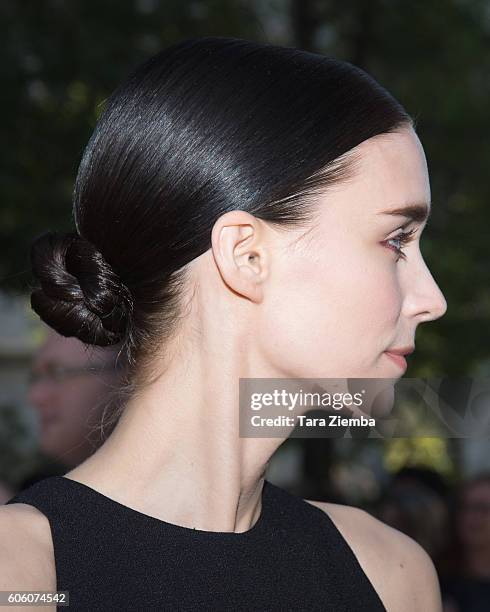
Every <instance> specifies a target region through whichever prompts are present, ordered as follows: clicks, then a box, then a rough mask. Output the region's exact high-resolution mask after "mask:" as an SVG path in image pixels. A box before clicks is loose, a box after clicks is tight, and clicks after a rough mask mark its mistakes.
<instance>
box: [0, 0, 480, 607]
mask: <svg viewBox="0 0 490 612" xmlns="http://www.w3.org/2000/svg"><path fill="white" fill-rule="evenodd" d="M0 17H1V36H0V48H1V52H2V60H1V64H0V71H1V83H2V87H1V97H0V104H1V107H2V108H1V114H2V116H3V117H4V119H3V121H2V124H1V130H2V141H3V142H4V147H3V149H1V150H0V245H1V246H0V248H1V257H0V483H2V485H1V487H3V497H4V498H5V499H8V498H9V496H10V495H11V494H12V493H13V492H15V491H17V490H18V489H19V488H22V487H24V486H26V485H27V484H28V483H29V482H32V481H33V480H35V479H36V478H39V477H42V476H43V475H48V474H50V473H58V472H61V473H63V471H64V470H66V467H67V466H69V465H73V464H74V462H76V461H79V460H83V457H84V456H86V455H87V454H88V453H90V452H91V451H90V447H89V446H87V445H86V444H84V443H83V442H80V446H83V447H84V450H83V452H82V451H81V452H80V453H79V454H78V456H77V455H76V453H75V454H73V453H71V454H70V451H69V448H68V447H66V448H64V449H63V448H62V445H61V446H60V445H58V446H57V445H56V444H53V443H52V440H51V442H49V441H48V440H47V438H46V436H45V438H44V439H43V435H45V434H43V427H48V426H49V425H50V424H51V425H53V423H55V421H56V419H57V418H58V419H59V418H60V417H59V415H58V416H57V412H56V411H57V410H58V412H59V414H61V413H63V414H64V415H65V420H66V421H67V422H68V421H70V423H71V424H72V425H73V423H74V422H75V421H76V422H77V423H78V424H79V435H80V436H81V438H80V440H82V439H85V437H86V434H87V429H86V428H84V427H85V426H84V424H83V423H82V421H83V415H84V414H88V413H89V412H91V411H92V412H93V406H94V405H95V404H96V403H97V402H96V401H95V399H94V398H96V397H99V398H100V397H103V395H104V393H105V391H104V388H103V386H100V387H97V386H95V387H94V386H93V384H94V381H93V378H90V380H88V379H87V378H84V376H89V377H93V372H88V371H86V368H87V367H91V366H92V365H93V363H95V362H96V363H97V364H98V365H100V363H102V362H103V363H105V364H109V366H110V364H111V363H112V361H111V359H112V357H111V355H110V354H108V355H105V356H102V357H101V358H100V359H99V360H97V359H96V360H95V361H94V360H93V358H92V357H90V358H89V357H87V356H86V355H85V353H84V351H82V350H81V347H80V346H78V345H77V341H75V340H72V341H70V342H68V343H67V342H66V341H65V340H62V339H60V338H56V337H55V336H54V335H53V334H51V335H50V334H49V333H48V330H47V329H46V328H45V327H44V326H43V325H42V324H40V322H39V320H38V318H37V316H36V315H35V314H34V313H32V312H31V310H30V307H29V283H30V281H31V276H30V270H29V247H30V243H31V241H32V239H33V238H34V237H35V236H37V235H38V234H40V233H42V232H44V231H46V230H48V229H53V230H54V229H57V230H62V231H63V230H70V229H72V227H73V225H72V216H71V194H72V188H73V181H74V178H75V175H76V171H77V166H78V163H79V161H80V158H81V154H82V152H83V149H84V147H85V145H86V143H87V141H88V139H89V137H90V135H91V132H92V130H93V128H94V125H95V122H96V120H97V117H98V115H99V114H100V113H101V111H102V109H103V106H104V100H105V99H106V98H107V96H108V95H109V94H110V93H111V92H112V90H113V89H114V88H115V87H116V85H117V84H118V83H119V82H120V80H121V79H123V78H124V77H125V76H126V75H127V74H128V73H129V71H130V70H131V69H132V68H133V67H135V66H136V65H137V64H139V63H140V62H141V61H142V60H144V59H146V58H147V57H149V56H150V55H153V54H154V53H156V52H157V51H159V50H160V49H162V48H163V47H165V46H167V45H169V44H172V43H174V42H176V41H179V40H182V39H184V38H189V37H193V36H206V35H221V36H235V37H239V38H249V39H252V40H256V41H261V42H269V43H273V44H280V45H285V46H293V47H299V48H302V49H305V50H308V51H314V52H317V53H322V54H325V55H332V56H335V57H337V58H339V59H343V60H347V61H350V62H352V63H354V64H356V65H358V66H360V67H361V68H363V69H365V70H366V71H368V72H369V73H370V74H371V75H373V76H374V77H375V78H376V79H377V80H378V81H379V82H380V83H381V84H382V85H384V86H385V87H386V88H387V89H388V90H389V91H390V92H391V93H393V94H394V96H395V97H396V98H397V99H398V100H400V102H401V103H402V104H403V105H404V106H405V108H406V109H407V110H408V112H409V113H410V114H411V115H412V116H413V117H415V118H416V120H417V131H418V134H419V137H420V139H421V141H422V144H423V145H424V148H425V152H426V156H427V159H428V164H429V172H430V176H431V184H432V201H433V212H432V215H431V218H430V221H429V223H428V226H427V228H426V230H425V231H424V235H423V238H422V241H421V249H422V253H423V255H424V257H425V259H426V261H427V264H428V266H429V268H430V269H431V271H432V273H433V276H434V278H435V279H436V281H437V283H438V284H439V286H440V287H441V289H442V291H443V292H444V294H445V296H446V299H447V302H448V310H447V314H446V315H445V316H444V317H443V318H442V319H440V320H438V321H436V322H433V323H431V324H430V325H427V326H424V325H423V326H421V327H420V328H419V330H418V332H417V338H416V341H417V351H416V353H414V355H412V357H411V359H410V360H409V369H408V371H407V373H406V376H407V377H450V378H454V379H456V378H466V379H468V380H471V378H473V377H484V378H488V376H489V374H490V325H489V320H490V255H489V247H488V240H489V227H490V206H489V202H490V181H489V180H488V168H489V167H490V112H489V109H490V2H488V1H487V0H424V1H423V0H413V1H410V2H407V1H403V0H370V1H366V0H342V1H340V0H316V1H315V0H251V1H244V0H193V1H188V2H185V1H184V2H182V0H179V1H177V0H165V1H164V0H117V1H116V0H98V1H97V2H94V1H92V2H90V1H82V0H41V1H39V0H23V1H22V2H17V1H15V0H3V1H2V2H1V3H0ZM67 364H68V366H69V367H71V370H69V368H68V370H67V371H63V367H65V369H66V366H67ZM33 372H34V374H33ZM43 377H44V378H43ZM40 379H43V388H42V389H41V388H40V387H36V385H40V384H41V383H40ZM90 385H92V386H90ZM34 387H36V388H34ZM87 389H88V390H87ZM97 394H99V395H98V396H97ZM74 395H76V396H77V397H78V398H81V399H80V401H79V402H78V408H77V409H75V408H74V407H73V402H72V398H73V397H74ZM67 406H71V407H72V408H73V413H69V411H68V408H67ZM77 410H78V412H77ZM85 411H86V412H85ZM67 414H69V415H71V416H67ZM97 414H98V413H97ZM87 420H88V417H87ZM53 426H54V425H53ZM57 427H59V429H58V430H57V431H58V432H59V434H58V439H62V438H63V439H65V440H66V442H67V444H74V443H75V442H76V436H75V434H73V432H72V434H70V435H73V437H70V435H68V434H66V435H65V430H64V429H63V427H62V426H61V424H60V425H57ZM72 429H73V428H72ZM53 431H55V430H53ZM51 437H53V435H52V434H51ZM77 444H78V442H77ZM96 444H97V442H94V446H96ZM94 446H93V447H92V448H94ZM488 471H490V451H489V446H488V439H473V440H469V439H458V438H452V439H451V438H442V437H438V438H435V437H434V438H427V437H414V438H411V439H391V440H381V439H368V438H364V437H360V438H359V437H353V438H343V439H338V440H333V439H310V440H302V439H289V440H287V441H286V442H285V443H284V444H283V445H282V446H281V447H280V449H279V451H278V452H277V454H276V455H275V456H274V458H273V460H272V461H271V465H270V467H269V478H270V480H273V481H275V482H276V483H277V484H279V485H282V486H284V487H285V488H288V489H290V490H291V491H294V492H296V493H298V494H301V495H303V496H304V497H309V498H316V499H325V500H329V501H338V502H339V503H348V504H353V505H358V506H361V507H364V508H366V509H367V510H368V511H370V512H372V513H374V514H377V515H378V516H379V517H381V518H382V519H383V520H385V521H386V522H388V523H390V524H394V525H396V526H398V528H400V529H403V530H405V531H406V532H408V533H410V534H411V535H412V537H415V538H416V539H418V541H420V542H422V543H424V546H425V547H426V549H427V550H430V551H431V554H432V555H433V558H436V557H437V558H439V559H442V561H441V562H440V563H441V567H442V566H443V565H444V564H446V565H448V563H449V560H450V559H455V558H458V555H459V557H461V554H460V553H458V552H457V546H460V547H461V546H463V545H464V544H463V543H462V542H463V540H464V534H463V532H462V531H458V529H459V527H458V525H459V524H460V522H461V521H463V523H464V520H466V519H467V518H468V517H467V516H466V515H464V517H463V518H464V520H463V519H461V521H460V518H461V517H460V516H459V515H458V512H459V511H461V512H463V513H464V512H469V519H468V521H469V522H468V521H467V522H466V523H465V524H468V525H470V524H471V525H472V527H471V529H473V530H474V529H476V528H478V530H479V533H480V535H481V534H482V533H486V534H487V544H486V546H487V548H486V549H485V551H486V552H483V553H482V551H481V550H480V553H479V555H480V557H479V561H477V562H476V564H477V565H478V564H479V565H478V566H479V567H480V566H481V565H482V564H483V566H484V567H487V569H488V575H487V577H486V578H485V576H484V575H485V571H483V573H482V571H480V570H478V571H476V570H472V571H473V576H475V575H477V576H478V580H480V582H482V581H483V583H485V580H486V581H487V582H486V585H487V587H488V580H490V539H489V535H488V534H489V532H490V528H489V524H490V492H489V491H490V481H489V480H488V479H487V480H485V478H483V477H482V478H483V479H482V480H479V481H475V483H474V486H473V488H472V487H471V486H470V485H468V490H466V489H465V486H466V483H468V482H469V481H471V479H472V478H474V477H477V476H478V475H480V474H484V473H485V472H488ZM417 487H418V488H417ZM475 487H476V489H475ZM475 490H476V491H477V492H476V493H475V492H474V491H475ZM1 491H2V489H0V498H1V495H2V493H1ZM465 495H466V496H469V497H470V498H471V499H470V500H469V501H468V500H467V499H466V497H465ZM472 495H473V497H474V496H475V495H476V498H475V499H473V498H472V497H471V496H472ZM475 500H476V501H475ZM485 500H486V501H485ZM465 504H466V505H465ZM464 508H466V510H464ZM468 508H470V509H469V510H468ZM424 517H425V518H424ZM429 517H431V518H430V520H429ZM465 517H466V518H465ZM475 517H476V518H475ZM472 519H475V521H476V522H474V523H471V520H472ZM431 521H433V523H431ZM458 521H460V522H458ZM478 521H480V522H478ZM482 525H483V527H482ZM422 527H423V529H422ZM461 529H463V527H461ZM485 529H486V531H485ZM482 530H483V532H482ZM420 531H423V532H424V533H421V532H420ZM448 534H450V535H451V536H454V538H453V540H454V541H451V543H450V544H449V543H448V542H447V539H448V538H447V535H448ZM458 534H459V535H458ZM458 538H459V540H458ZM482 539H483V540H484V537H483V538H482V537H480V538H479V540H480V541H481V540H482ZM475 545H476V544H475ZM480 546H481V542H480ZM449 548H451V551H452V552H449ZM443 550H444V551H445V552H444V553H443V552H441V551H443ZM455 551H456V552H455ZM481 555H483V556H481ZM482 559H483V561H482ZM468 563H469V562H468ZM438 567H439V565H438ZM453 569H454V568H453ZM441 571H442V570H441ZM448 571H449V570H448ZM465 571H466V570H465ZM468 571H469V570H468ZM475 571H476V574H475ZM461 588H463V587H461ZM478 588H480V587H478ZM484 592H485V593H486V594H487V595H488V591H484ZM453 595H454V602H455V603H454V606H456V605H457V603H458V602H459V608H457V607H454V606H453V608H449V607H448V608H447V609H448V610H449V609H451V610H457V609H465V610H477V609H480V608H477V607H471V605H473V606H475V605H477V604H471V603H466V604H462V603H461V601H463V600H464V595H463V596H460V595H458V594H453ZM458 597H460V599H459V600H458ZM461 597H463V599H461ZM467 601H469V600H467ZM488 602H490V597H489V599H488V600H487V603H488ZM447 605H448V606H449V605H453V604H452V603H448V604H447ZM464 606H466V607H464ZM481 609H482V610H483V609H486V610H488V609H490V603H488V607H486V608H481Z"/></svg>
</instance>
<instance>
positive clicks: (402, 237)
mask: <svg viewBox="0 0 490 612" xmlns="http://www.w3.org/2000/svg"><path fill="white" fill-rule="evenodd" d="M416 231H417V229H416V228H412V229H411V230H409V231H408V232H400V233H399V234H397V235H396V236H394V237H393V238H390V239H389V240H385V241H384V242H383V244H385V245H386V246H387V247H388V248H389V249H391V250H393V251H395V253H397V254H398V257H397V259H396V261H398V260H399V259H406V258H407V256H406V255H405V253H404V252H403V245H405V244H408V243H409V242H411V241H412V240H413V239H414V234H415V232H416ZM393 242H395V243H398V246H393V245H392V244H391V243H393Z"/></svg>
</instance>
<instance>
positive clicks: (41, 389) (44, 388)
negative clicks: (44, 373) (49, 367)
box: [27, 380, 52, 412]
mask: <svg viewBox="0 0 490 612" xmlns="http://www.w3.org/2000/svg"><path fill="white" fill-rule="evenodd" d="M51 395H52V392H51V390H50V386H49V383H47V381H42V380H40V381H37V382H33V383H32V384H31V386H30V387H29V391H28V393H27V399H28V401H29V403H30V404H31V406H32V407H33V408H35V409H36V410H39V411H41V412H42V411H43V410H44V408H45V407H47V406H50V405H52V399H51Z"/></svg>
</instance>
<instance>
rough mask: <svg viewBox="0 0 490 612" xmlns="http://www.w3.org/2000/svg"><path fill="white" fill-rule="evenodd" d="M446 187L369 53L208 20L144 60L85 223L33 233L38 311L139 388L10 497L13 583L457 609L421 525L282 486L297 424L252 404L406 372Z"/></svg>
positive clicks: (82, 192) (170, 599)
mask: <svg viewBox="0 0 490 612" xmlns="http://www.w3.org/2000/svg"><path fill="white" fill-rule="evenodd" d="M429 202H430V187H429V180H428V175H427V166H426V161H425V157H424V153H423V149H422V146H421V144H420V142H419V140H418V138H417V136H416V134H415V131H414V129H413V122H412V120H411V119H410V117H409V116H408V115H407V113H406V112H405V111H404V110H403V108H402V107H401V106H400V104H399V103H398V102H397V101H396V100H394V99H393V97H392V96H391V95H390V94H389V93H388V92H387V91H386V90H385V89H383V88H382V87H381V86H380V85H379V84H377V83H376V82H375V81H374V80H373V79H372V78H371V77H370V76H368V75H367V74H366V73H364V72H363V71H362V70H360V69H358V68H356V67H354V66H352V65H350V64H348V63H345V62H341V61H337V60H335V59H330V58H326V57H323V56H320V55H315V54H311V53H307V52H304V51H301V50H297V49H291V48H282V47H276V46H272V45H265V44H259V43H255V42H250V41H245V40H239V39H230V38H221V37H218V38H211V37H210V38H203V39H192V40H187V41H184V42H182V43H179V44H177V45H174V46H172V47H169V48H167V49H165V50H164V51H163V52H161V53H159V54H158V55H156V56H155V57H153V58H151V59H150V60H148V61H147V62H146V63H145V64H143V65H142V66H140V67H139V68H137V69H136V71H135V72H134V73H133V74H132V75H131V76H130V77H129V78H128V79H127V80H126V82H125V83H123V84H122V85H121V86H120V87H119V88H118V89H117V90H116V91H115V92H114V93H113V95H112V96H111V97H110V99H109V100H108V103H107V107H106V109H105V110H104V113H103V114H102V116H101V117H100V119H99V122H98V124H97V126H96V128H95V131H94V134H93V136H92V138H91V140H90V142H89V144H88V146H87V148H86V151H85V153H84V156H83V159H82V161H81V165H80V169H79V173H78V177H77V180H76V186H75V194H74V217H75V224H76V232H74V233H73V234H69V235H59V234H47V235H45V236H41V237H39V238H38V240H37V241H36V242H35V244H34V245H33V249H32V263H33V270H34V273H35V276H36V277H37V278H38V280H39V285H38V288H35V289H34V291H33V293H32V307H33V309H34V310H35V311H36V312H37V313H38V314H39V316H40V317H41V318H42V319H43V320H44V321H45V322H46V323H48V324H49V325H50V326H52V327H53V328H54V329H56V330H57V331H58V332H59V333H61V334H63V335H65V336H76V337H78V338H79V339H81V340H82V341H84V342H86V343H88V344H93V345H100V346H108V345H111V344H115V343H118V342H120V343H121V352H122V354H123V355H125V358H126V361H127V363H128V379H127V385H126V387H125V388H124V389H122V392H124V393H125V394H126V397H127V401H126V402H125V406H124V411H123V413H122V415H121V417H120V419H119V421H118V423H117V426H116V427H115V429H114V431H113V432H112V434H111V435H110V437H109V438H108V440H107V441H106V442H105V443H104V445H103V446H102V447H101V448H100V449H98V451H97V452H96V453H94V455H92V456H91V457H90V458H89V459H88V460H86V461H85V462H84V463H82V464H81V465H80V466H78V467H77V468H75V469H73V470H71V471H69V472H68V473H67V474H66V475H65V476H64V477H63V476H62V477H57V478H56V477H55V478H52V479H47V480H45V481H43V482H41V483H37V485H36V488H35V489H34V490H33V489H30V490H29V491H26V492H24V493H23V494H21V495H20V496H17V497H16V498H14V499H13V500H11V502H10V504H9V505H8V506H7V507H5V508H3V509H2V513H1V517H0V518H1V534H0V535H1V537H0V542H2V544H1V546H2V547H3V557H2V560H3V563H4V565H5V567H4V568H3V571H2V572H0V575H1V576H2V578H1V580H2V582H3V584H2V585H1V586H2V588H3V589H8V588H12V587H13V586H15V588H23V589H31V588H34V589H40V588H44V589H55V587H57V588H58V589H59V590H69V592H70V605H71V606H72V608H74V609H76V610H89V609H90V610H95V609H104V610H108V609H119V610H121V609H131V610H134V609H145V610H147V609H159V610H164V609H165V610H177V609H178V610H242V609H243V610H335V611H339V610H345V611H347V610H348V611H350V612H352V611H353V610H383V609H387V610H395V611H397V612H398V611H403V610H407V611H408V610H410V611H413V610H415V609H423V610H424V611H427V612H429V611H436V610H440V595H439V587H438V583H437V578H436V575H435V572H434V567H433V565H432V563H431V561H430V559H429V558H428V556H427V555H426V553H424V551H423V550H422V549H421V548H420V547H419V546H418V545H417V544H416V543H415V542H414V541H413V540H411V539H410V538H408V537H407V536H404V535H403V534H401V533H400V532H398V531H396V530H394V529H391V528H389V527H387V526H385V525H383V524H382V523H381V522H379V521H377V520H376V519H374V518H372V517H371V516H369V515H368V514H367V513H365V512H362V511H361V510H358V509H356V508H351V507H347V506H342V505H335V504H328V503H320V502H311V501H306V500H302V499H299V498H297V497H294V496H293V495H290V494H289V493H287V492H286V491H284V490H282V489H280V488H278V487H275V486H274V485H272V483H269V482H268V481H266V480H265V479H264V472H265V470H266V468H267V464H268V461H269V459H270V457H271V456H272V455H273V453H274V451H275V450H276V449H277V448H278V446H279V445H280V444H281V443H282V441H283V440H282V439H278V438H241V437H239V434H238V416H237V412H238V410H237V401H238V400H237V398H238V388H239V379H240V378H244V377H247V378H254V377H262V378H274V377H279V378H287V377H289V378H301V377H305V378H306V377H312V378H313V377H322V378H330V377H331V378H339V377H358V378H363V377H365V378H375V377H379V378H383V377H387V378H390V377H391V378H396V377H400V376H401V375H402V374H403V372H404V371H405V365H404V359H403V358H400V356H399V355H397V353H398V354H399V353H408V352H410V351H411V350H412V349H413V344H414V337H415V330H416V327H417V325H418V324H419V323H421V322H424V321H432V320H434V319H437V318H438V317H440V316H442V315H443V314H444V312H445V310H446V303H445V300H444V297H443V295H442V294H441V292H440V290H439V288H438V287H437V285H436V284H435V282H434V280H433V278H432V276H431V275H430V273H429V271H428V269H427V267H426V265H425V263H424V261H423V259H422V255H421V253H420V250H419V239H420V234H421V232H422V229H423V227H424V225H425V221H426V218H427V215H428V214H429V212H430V209H429V206H430V204H429ZM21 551H22V552H21ZM7 558H8V559H9V561H7V560H6V559H7ZM12 559H13V561H12ZM55 564H56V565H55Z"/></svg>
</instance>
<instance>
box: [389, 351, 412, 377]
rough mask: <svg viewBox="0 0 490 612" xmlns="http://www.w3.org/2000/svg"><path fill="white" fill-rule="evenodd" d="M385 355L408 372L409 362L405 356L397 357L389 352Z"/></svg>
mask: <svg viewBox="0 0 490 612" xmlns="http://www.w3.org/2000/svg"><path fill="white" fill-rule="evenodd" d="M385 353H386V355H387V356H388V357H389V358H390V359H391V360H392V361H394V362H395V363H396V365H397V366H399V367H400V368H401V369H402V370H403V371H404V372H405V371H406V369H407V360H406V359H405V357H404V356H403V355H395V354H394V353H389V352H388V351H385Z"/></svg>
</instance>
